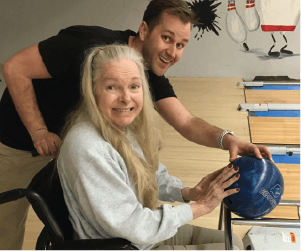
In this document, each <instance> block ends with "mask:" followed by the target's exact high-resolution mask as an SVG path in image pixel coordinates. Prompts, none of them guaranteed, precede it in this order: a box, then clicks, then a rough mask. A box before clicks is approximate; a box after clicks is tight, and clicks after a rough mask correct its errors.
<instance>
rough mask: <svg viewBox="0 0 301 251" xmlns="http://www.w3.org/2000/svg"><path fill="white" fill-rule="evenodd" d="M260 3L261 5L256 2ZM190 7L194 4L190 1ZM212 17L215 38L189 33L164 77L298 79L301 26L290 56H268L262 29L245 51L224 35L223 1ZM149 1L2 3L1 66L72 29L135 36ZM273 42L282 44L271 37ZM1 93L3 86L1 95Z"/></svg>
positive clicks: (26, 0)
mask: <svg viewBox="0 0 301 251" xmlns="http://www.w3.org/2000/svg"><path fill="white" fill-rule="evenodd" d="M257 1H259V0H257ZM190 2H192V1H191V0H190ZM219 2H222V4H221V5H220V6H219V7H218V9H217V12H216V14H217V15H218V16H219V17H220V18H217V19H216V21H217V22H218V24H217V25H218V26H219V27H220V28H221V31H219V36H216V35H215V34H214V33H213V32H207V31H205V33H204V35H203V37H202V38H200V40H198V41H197V40H196V39H195V38H194V35H195V34H196V32H197V29H196V28H194V29H193V30H192V33H191V37H190V42H189V44H188V46H187V47H186V48H185V51H184V54H183V57H182V59H181V61H180V62H179V63H178V64H176V65H175V66H173V67H172V68H171V69H170V70H169V71H168V72H167V74H166V76H188V77H242V78H244V79H252V78H254V77H255V76H256V75H265V76H276V75H287V76H289V77H291V78H298V79H299V78H300V25H299V24H298V25H297V28H296V30H295V31H294V32H290V33H289V32H288V33H286V35H287V38H288V41H289V46H288V49H290V50H292V51H293V52H294V55H292V56H284V57H282V58H271V57H268V56H267V52H268V51H269V48H270V47H271V46H272V45H273V41H272V38H271V36H270V34H269V33H264V32H262V31H261V29H259V30H257V31H255V32H249V33H248V41H247V42H248V46H249V47H250V51H249V52H245V51H243V50H241V49H240V48H239V45H238V44H236V43H235V42H233V41H232V40H231V38H230V37H229V35H228V33H227V31H226V25H225V20H226V15H227V3H228V1H226V0H219ZM147 4H148V0H63V1H62V0H9V1H8V0H0V31H1V32H0V48H1V49H0V51H1V53H0V63H3V62H4V61H5V60H7V59H8V58H9V57H11V56H12V55H13V54H15V53H16V52H17V51H19V50H21V49H22V48H24V47H27V46H30V45H32V44H35V43H38V42H39V41H41V40H43V39H46V38H48V37H50V36H52V35H55V34H57V33H58V31H59V30H60V29H62V28H65V27H67V26H70V25H75V24H83V25H100V26H104V27H107V28H111V29H119V30H125V29H132V30H135V31H137V29H138V27H139V24H140V22H141V20H142V16H143V12H144V10H145V8H146V6H147ZM236 5H237V10H238V12H239V13H240V15H241V16H242V17H243V19H244V11H245V1H241V0H237V1H236ZM275 37H276V39H277V41H279V42H281V45H282V44H283V45H284V40H283V38H282V37H280V35H279V34H275ZM1 88H3V84H2V87H1V83H0V90H1Z"/></svg>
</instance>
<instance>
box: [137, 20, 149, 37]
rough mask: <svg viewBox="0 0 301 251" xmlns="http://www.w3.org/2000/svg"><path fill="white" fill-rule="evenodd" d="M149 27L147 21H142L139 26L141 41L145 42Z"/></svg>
mask: <svg viewBox="0 0 301 251" xmlns="http://www.w3.org/2000/svg"><path fill="white" fill-rule="evenodd" d="M148 30H149V29H148V25H147V23H146V22H145V21H142V23H141V24H140V26H139V37H140V40H141V41H144V39H145V38H146V36H147V34H148Z"/></svg>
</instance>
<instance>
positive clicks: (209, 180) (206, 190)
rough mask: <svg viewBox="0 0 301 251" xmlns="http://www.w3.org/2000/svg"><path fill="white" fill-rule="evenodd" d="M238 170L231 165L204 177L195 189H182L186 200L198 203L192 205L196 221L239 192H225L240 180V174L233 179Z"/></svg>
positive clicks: (233, 190) (234, 190) (235, 190)
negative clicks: (226, 198)
mask: <svg viewBox="0 0 301 251" xmlns="http://www.w3.org/2000/svg"><path fill="white" fill-rule="evenodd" d="M238 170H239V168H238V167H236V168H233V165H232V164H229V165H228V166H226V167H223V168H221V169H219V170H217V171H215V172H213V173H211V174H209V175H207V176H206V177H204V178H203V179H202V180H201V181H200V182H199V183H198V184H197V185H196V186H195V187H194V188H184V189H182V195H183V199H184V200H186V201H188V200H191V201H196V202H195V203H192V204H190V206H191V208H192V211H193V218H194V219H195V218H197V217H200V216H202V215H205V214H208V213H210V212H212V211H213V210H214V209H215V208H216V207H217V206H218V205H219V204H220V203H221V201H222V200H223V199H224V198H225V197H227V196H229V195H232V194H234V193H237V192H239V189H230V190H227V191H225V189H226V188H228V187H229V186H231V185H232V184H233V183H234V182H235V181H237V180H238V179H239V174H236V175H235V176H234V177H232V176H233V175H234V174H235V173H237V172H238ZM231 177H232V178H231ZM230 178H231V179H230Z"/></svg>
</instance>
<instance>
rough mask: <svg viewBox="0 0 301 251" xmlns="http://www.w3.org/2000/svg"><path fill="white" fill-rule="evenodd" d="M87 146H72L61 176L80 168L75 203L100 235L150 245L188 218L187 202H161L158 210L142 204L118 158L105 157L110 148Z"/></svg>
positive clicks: (187, 220)
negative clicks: (72, 150) (173, 203)
mask: <svg viewBox="0 0 301 251" xmlns="http://www.w3.org/2000/svg"><path fill="white" fill-rule="evenodd" d="M72 145H73V146H74V145H79V142H72ZM89 145H90V148H88V145H87V146H85V145H84V143H83V142H81V146H82V147H80V149H81V150H80V151H77V150H76V149H79V148H76V147H73V149H74V151H75V152H73V153H72V154H71V155H70V156H69V157H67V158H65V161H64V162H63V163H64V165H65V168H64V169H65V171H64V175H65V176H66V177H67V179H68V175H69V174H70V176H69V177H70V179H72V172H68V169H78V170H80V172H79V173H78V176H77V178H76V182H74V185H73V187H72V190H73V193H74V196H75V198H76V200H77V203H78V205H77V206H78V207H79V208H80V211H81V214H82V215H83V217H84V219H85V221H87V223H88V224H90V225H91V227H92V228H94V229H97V231H98V232H99V233H101V235H102V236H103V237H105V238H111V237H121V238H125V239H128V240H129V241H131V242H132V243H134V244H138V245H145V244H154V243H157V242H160V241H163V240H165V239H168V238H171V237H172V236H174V235H175V234H176V232H177V228H178V227H180V226H182V225H184V224H186V223H188V222H190V221H191V220H192V211H191V208H190V206H189V205H179V206H176V207H172V206H171V205H169V204H164V205H163V206H162V207H160V208H159V209H158V210H150V209H149V208H145V207H143V206H142V204H141V203H140V202H139V201H138V200H137V197H136V194H135V192H134V189H133V188H132V187H131V185H129V184H131V183H130V182H129V176H128V175H127V173H126V171H125V169H123V165H124V162H123V160H122V158H121V157H120V156H119V157H118V156H117V157H116V156H115V157H114V156H113V157H109V156H110V154H111V153H112V152H113V151H114V149H111V150H110V151H111V153H110V154H107V153H106V152H103V151H106V149H102V150H100V148H99V147H97V150H96V149H95V148H93V149H91V143H90V142H89ZM62 154H64V152H62ZM116 154H117V152H116ZM111 155H112V154H111ZM61 163H62V162H61ZM73 178H74V176H73ZM68 183H69V184H70V185H71V184H72V181H71V182H70V180H69V182H68Z"/></svg>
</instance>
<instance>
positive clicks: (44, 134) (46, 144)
mask: <svg viewBox="0 0 301 251" xmlns="http://www.w3.org/2000/svg"><path fill="white" fill-rule="evenodd" d="M32 141H33V144H34V147H35V148H36V149H37V151H38V153H39V154H40V155H41V156H43V157H46V156H53V157H56V156H57V154H58V150H59V147H60V145H61V140H60V138H59V136H57V135H56V134H55V133H52V132H49V131H48V130H47V129H41V130H39V131H36V132H35V134H34V135H33V136H32Z"/></svg>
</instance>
